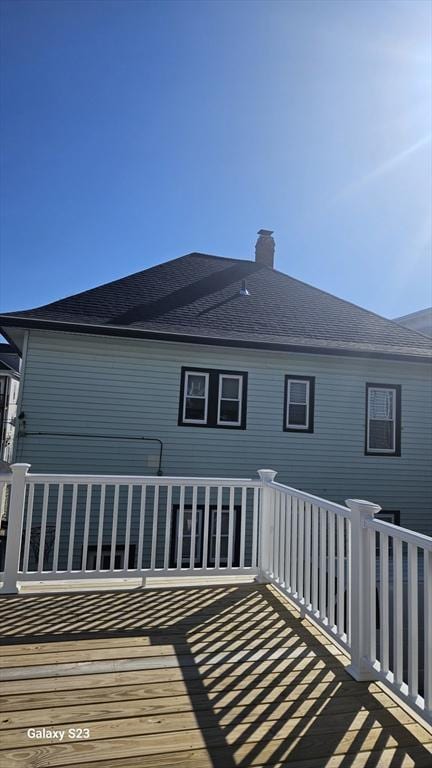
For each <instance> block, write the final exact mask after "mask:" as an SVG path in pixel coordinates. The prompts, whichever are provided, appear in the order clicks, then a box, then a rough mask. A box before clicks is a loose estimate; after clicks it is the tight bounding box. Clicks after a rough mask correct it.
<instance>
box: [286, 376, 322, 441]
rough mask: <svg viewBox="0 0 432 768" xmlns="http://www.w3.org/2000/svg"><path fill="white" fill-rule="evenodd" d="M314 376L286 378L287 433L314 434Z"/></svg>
mask: <svg viewBox="0 0 432 768" xmlns="http://www.w3.org/2000/svg"><path fill="white" fill-rule="evenodd" d="M314 398H315V377H314V376H285V413H284V430H285V432H313V417H314Z"/></svg>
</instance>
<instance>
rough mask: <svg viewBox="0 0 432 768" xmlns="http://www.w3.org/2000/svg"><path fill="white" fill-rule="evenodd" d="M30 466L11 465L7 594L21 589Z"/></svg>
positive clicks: (5, 576) (7, 542) (5, 590)
mask: <svg viewBox="0 0 432 768" xmlns="http://www.w3.org/2000/svg"><path fill="white" fill-rule="evenodd" d="M30 466H31V465H30V464H12V466H11V471H12V478H11V480H12V482H11V492H10V502H9V514H8V526H7V535H6V554H5V564H4V580H3V589H2V592H3V593H5V594H7V595H13V594H16V593H17V592H18V591H19V589H18V584H17V576H18V570H19V560H20V552H21V537H22V530H23V522H24V501H25V491H26V475H27V472H28V471H29V469H30Z"/></svg>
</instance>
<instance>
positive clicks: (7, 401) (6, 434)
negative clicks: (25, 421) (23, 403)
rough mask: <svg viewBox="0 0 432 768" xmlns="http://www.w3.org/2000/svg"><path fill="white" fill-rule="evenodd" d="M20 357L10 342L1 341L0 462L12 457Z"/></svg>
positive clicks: (9, 459)
mask: <svg viewBox="0 0 432 768" xmlns="http://www.w3.org/2000/svg"><path fill="white" fill-rule="evenodd" d="M19 366H20V359H19V355H18V354H17V352H16V350H14V349H13V348H12V347H11V346H10V344H2V343H0V462H1V461H4V462H10V461H11V459H12V448H13V438H14V431H15V419H16V408H17V400H18V389H19Z"/></svg>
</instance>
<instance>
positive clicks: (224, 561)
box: [170, 504, 241, 568]
mask: <svg viewBox="0 0 432 768" xmlns="http://www.w3.org/2000/svg"><path fill="white" fill-rule="evenodd" d="M240 511H241V508H240V507H239V506H238V505H234V507H233V515H234V517H233V540H232V551H231V558H232V564H233V566H234V567H235V566H238V565H239V561H240ZM229 514H230V513H229V507H227V506H225V505H223V506H222V507H221V532H220V554H219V562H220V566H221V567H226V566H227V565H228V547H229ZM178 524H179V505H178V504H174V506H173V515H172V524H171V544H170V568H176V567H177V551H178V550H177V545H178V538H177V536H178ZM216 527H217V505H215V504H210V506H209V510H208V528H207V565H208V566H209V567H214V566H215V559H216ZM191 540H192V507H191V506H190V505H185V507H184V510H183V541H182V555H181V567H182V568H189V567H190V556H191ZM203 547H204V506H203V505H202V504H198V505H197V508H196V526H195V554H194V567H195V568H201V567H202V564H203Z"/></svg>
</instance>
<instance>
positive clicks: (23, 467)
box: [11, 464, 31, 475]
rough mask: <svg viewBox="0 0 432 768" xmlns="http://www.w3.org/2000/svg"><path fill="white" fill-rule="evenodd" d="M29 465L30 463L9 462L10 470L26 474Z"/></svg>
mask: <svg viewBox="0 0 432 768" xmlns="http://www.w3.org/2000/svg"><path fill="white" fill-rule="evenodd" d="M30 467H31V464H11V471H12V472H21V473H22V474H24V475H26V474H27V472H28V471H29V469H30Z"/></svg>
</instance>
